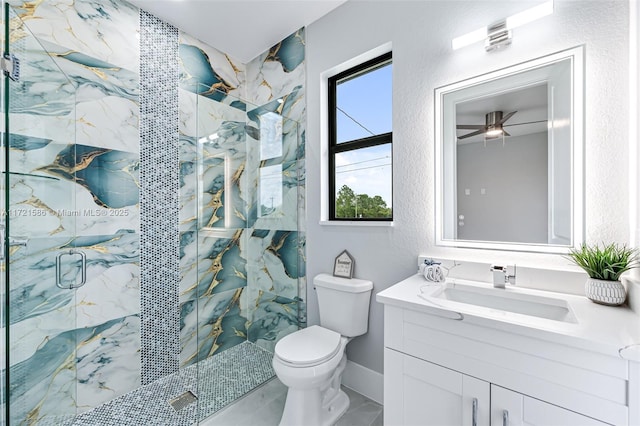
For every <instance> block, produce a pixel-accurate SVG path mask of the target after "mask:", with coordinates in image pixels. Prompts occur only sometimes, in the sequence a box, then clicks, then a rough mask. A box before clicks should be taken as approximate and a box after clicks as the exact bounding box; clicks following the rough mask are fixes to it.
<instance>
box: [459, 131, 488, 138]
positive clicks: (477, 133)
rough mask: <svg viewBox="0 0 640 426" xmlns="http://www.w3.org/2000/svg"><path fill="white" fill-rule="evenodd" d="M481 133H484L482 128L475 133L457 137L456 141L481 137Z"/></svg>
mask: <svg viewBox="0 0 640 426" xmlns="http://www.w3.org/2000/svg"><path fill="white" fill-rule="evenodd" d="M483 133H484V128H483V130H478V131H477V132H472V133H467V134H466V135H462V136H458V139H466V138H470V137H471V136H475V135H481V134H483Z"/></svg>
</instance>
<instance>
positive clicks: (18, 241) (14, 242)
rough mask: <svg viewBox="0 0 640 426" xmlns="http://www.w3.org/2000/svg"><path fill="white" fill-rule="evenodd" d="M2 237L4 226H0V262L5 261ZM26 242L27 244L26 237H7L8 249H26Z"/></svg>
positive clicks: (27, 239)
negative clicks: (17, 247) (16, 247)
mask: <svg viewBox="0 0 640 426" xmlns="http://www.w3.org/2000/svg"><path fill="white" fill-rule="evenodd" d="M4 236H5V227H4V225H0V260H4V259H5V253H4V249H5V247H4V246H5V240H4ZM28 242H29V238H27V237H9V247H14V246H22V247H26V246H27V243H28Z"/></svg>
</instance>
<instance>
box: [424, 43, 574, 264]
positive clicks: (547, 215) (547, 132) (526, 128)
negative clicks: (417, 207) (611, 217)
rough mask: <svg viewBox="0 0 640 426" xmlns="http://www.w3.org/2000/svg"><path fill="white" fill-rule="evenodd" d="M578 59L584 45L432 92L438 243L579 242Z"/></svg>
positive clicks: (509, 246)
mask: <svg viewBox="0 0 640 426" xmlns="http://www.w3.org/2000/svg"><path fill="white" fill-rule="evenodd" d="M583 57H584V48H583V47H582V46H580V47H576V48H573V49H570V50H566V51H562V52H558V53H555V54H552V55H548V56H545V57H542V58H537V59H534V60H531V61H528V62H525V63H522V64H518V65H515V66H512V67H509V68H505V69H501V70H498V71H495V72H491V73H489V74H484V75H481V76H478V77H474V78H471V79H468V80H464V81H461V82H457V83H454V84H450V85H448V86H445V87H441V88H437V89H436V90H435V100H436V108H435V111H436V117H435V123H436V144H435V145H436V156H435V158H436V164H435V165H436V167H435V169H436V179H435V180H436V218H435V219H436V220H435V223H436V244H438V245H444V246H455V247H475V248H486V249H503V250H520V251H536V252H550V253H563V252H567V251H568V250H569V249H570V248H572V247H575V246H578V245H580V244H581V243H582V241H583V234H584V231H583V230H584V208H583V196H584V183H583V162H584V159H583V145H584V140H583V116H584V106H583V97H584V71H583V67H584V63H583Z"/></svg>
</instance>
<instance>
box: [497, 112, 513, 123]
mask: <svg viewBox="0 0 640 426" xmlns="http://www.w3.org/2000/svg"><path fill="white" fill-rule="evenodd" d="M516 112H518V111H511V112H510V113H509V114H507V115H505V116H504V117H502V119H501V120H500V121H498V122H497V123H496V124H502V123H504V122H505V121H507V120H508V119H510V118H511V117H512V116H513V114H515V113H516Z"/></svg>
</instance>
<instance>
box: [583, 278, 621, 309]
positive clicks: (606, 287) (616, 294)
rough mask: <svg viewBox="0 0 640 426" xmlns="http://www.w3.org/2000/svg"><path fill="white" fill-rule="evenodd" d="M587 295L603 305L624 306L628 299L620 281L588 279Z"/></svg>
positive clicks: (585, 288) (586, 285)
mask: <svg viewBox="0 0 640 426" xmlns="http://www.w3.org/2000/svg"><path fill="white" fill-rule="evenodd" d="M584 292H585V295H586V296H587V297H588V298H589V299H591V300H593V301H594V302H596V303H600V304H602V305H610V306H617V305H622V304H623V303H624V301H625V300H626V299H627V293H626V291H625V290H624V286H623V285H622V283H621V282H620V281H605V280H597V279H595V278H587V282H586V283H585V285H584Z"/></svg>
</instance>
